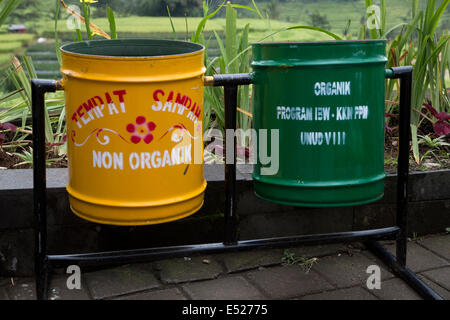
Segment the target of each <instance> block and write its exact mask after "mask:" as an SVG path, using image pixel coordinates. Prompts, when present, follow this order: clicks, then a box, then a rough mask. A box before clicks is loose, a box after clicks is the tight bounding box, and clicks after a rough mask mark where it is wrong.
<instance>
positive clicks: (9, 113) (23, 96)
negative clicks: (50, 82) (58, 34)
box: [0, 56, 66, 155]
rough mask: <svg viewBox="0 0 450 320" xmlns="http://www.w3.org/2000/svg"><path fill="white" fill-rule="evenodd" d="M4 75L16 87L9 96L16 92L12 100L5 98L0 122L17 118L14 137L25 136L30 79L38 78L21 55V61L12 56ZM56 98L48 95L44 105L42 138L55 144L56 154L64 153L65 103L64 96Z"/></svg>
mask: <svg viewBox="0 0 450 320" xmlns="http://www.w3.org/2000/svg"><path fill="white" fill-rule="evenodd" d="M7 75H8V77H9V79H10V80H11V81H12V83H13V84H14V86H15V87H16V90H15V91H14V92H13V93H12V95H10V96H18V97H17V98H15V99H13V100H8V106H9V107H8V108H6V110H5V111H2V112H0V123H5V122H17V121H18V122H20V125H19V128H18V130H17V134H16V135H15V136H14V140H19V141H21V140H24V139H25V138H26V137H27V136H28V135H29V134H30V133H31V132H30V131H29V130H26V126H27V122H28V121H29V119H30V117H31V85H30V81H31V79H33V78H37V75H36V70H35V69H34V66H33V62H32V59H31V58H30V57H27V56H24V57H22V62H21V61H20V60H19V59H18V58H16V57H15V58H13V62H12V65H11V66H10V68H9V69H8V70H7ZM61 98H62V96H61V94H59V97H58V98H56V99H55V95H53V96H50V97H47V99H46V108H45V138H46V141H47V143H48V144H49V145H50V146H51V147H53V148H54V152H55V153H56V154H58V155H64V154H65V153H66V146H65V144H64V141H65V140H64V139H65V125H64V117H65V113H64V105H63V104H62V102H63V99H61Z"/></svg>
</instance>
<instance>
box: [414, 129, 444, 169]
mask: <svg viewBox="0 0 450 320" xmlns="http://www.w3.org/2000/svg"><path fill="white" fill-rule="evenodd" d="M418 137H419V138H420V139H419V141H418V144H419V145H420V144H424V145H426V146H427V147H428V150H426V151H425V153H424V154H423V155H422V156H421V159H420V160H421V161H423V160H424V159H425V158H426V157H427V156H428V155H429V154H431V155H433V156H434V157H435V158H436V160H437V161H438V162H439V163H441V161H440V159H439V157H438V156H437V155H436V153H440V154H441V155H442V156H443V157H444V158H449V156H448V154H449V153H448V152H447V151H446V150H445V148H446V147H447V148H448V147H450V143H447V142H445V140H444V136H441V137H437V138H434V139H432V138H430V136H429V135H426V136H422V135H418ZM449 159H450V158H449Z"/></svg>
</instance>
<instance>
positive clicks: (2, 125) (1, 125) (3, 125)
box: [0, 122, 17, 132]
mask: <svg viewBox="0 0 450 320" xmlns="http://www.w3.org/2000/svg"><path fill="white" fill-rule="evenodd" d="M0 129H3V130H11V131H12V132H16V131H17V127H16V126H15V125H13V124H12V123H9V122H6V123H0Z"/></svg>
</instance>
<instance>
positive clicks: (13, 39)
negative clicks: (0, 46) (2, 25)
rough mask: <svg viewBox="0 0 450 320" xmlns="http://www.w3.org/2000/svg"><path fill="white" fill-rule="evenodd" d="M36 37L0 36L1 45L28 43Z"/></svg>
mask: <svg viewBox="0 0 450 320" xmlns="http://www.w3.org/2000/svg"><path fill="white" fill-rule="evenodd" d="M34 37H35V35H34V34H32V33H3V34H0V43H5V42H19V41H21V42H27V41H30V40H33V39H34Z"/></svg>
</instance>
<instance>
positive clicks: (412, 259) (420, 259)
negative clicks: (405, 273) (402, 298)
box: [386, 242, 450, 272]
mask: <svg viewBox="0 0 450 320" xmlns="http://www.w3.org/2000/svg"><path fill="white" fill-rule="evenodd" d="M386 249H388V250H389V251H390V252H391V253H393V254H394V255H395V244H394V245H387V246H386ZM406 254H407V255H406V266H407V267H408V268H409V269H411V270H412V271H413V272H422V271H425V270H428V269H433V268H438V267H443V266H448V265H450V264H449V263H448V262H447V261H445V260H444V259H442V258H440V257H438V256H437V255H435V254H434V253H432V252H431V251H429V250H427V249H424V248H422V247H421V246H419V245H418V244H417V243H414V242H409V243H408V248H407V251H406Z"/></svg>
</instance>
